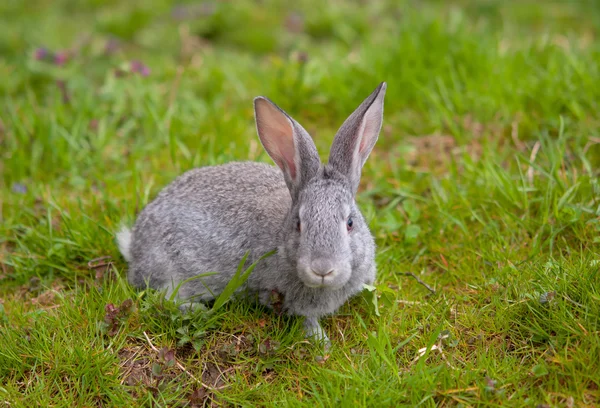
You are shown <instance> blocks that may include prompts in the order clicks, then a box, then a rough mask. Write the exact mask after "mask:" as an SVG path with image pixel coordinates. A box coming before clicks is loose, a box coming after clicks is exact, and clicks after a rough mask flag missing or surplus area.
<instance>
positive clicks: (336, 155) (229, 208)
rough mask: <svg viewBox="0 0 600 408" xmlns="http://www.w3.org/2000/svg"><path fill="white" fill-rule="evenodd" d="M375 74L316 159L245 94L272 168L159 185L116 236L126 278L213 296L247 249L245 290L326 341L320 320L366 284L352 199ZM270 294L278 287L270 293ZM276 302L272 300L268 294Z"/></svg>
mask: <svg viewBox="0 0 600 408" xmlns="http://www.w3.org/2000/svg"><path fill="white" fill-rule="evenodd" d="M386 87H387V85H386V83H385V82H382V83H381V84H380V85H379V86H378V87H377V89H375V91H373V93H371V95H370V96H369V97H368V98H367V99H365V100H364V101H363V102H362V104H361V105H360V106H359V107H358V108H357V109H356V110H355V111H354V112H353V113H352V114H351V115H350V116H349V117H348V118H347V119H346V121H345V122H344V123H343V125H342V126H341V128H340V129H339V130H338V132H337V134H336V135H335V138H334V141H333V144H332V147H331V152H330V155H329V162H328V164H325V165H323V164H321V161H320V159H319V155H318V153H317V149H316V147H315V144H314V142H313V140H312V139H311V137H310V136H309V134H308V133H307V132H306V130H304V128H303V127H302V126H301V125H300V124H298V122H296V121H295V120H294V119H292V118H291V117H290V116H289V115H288V114H287V113H285V112H284V111H283V110H282V109H281V108H279V107H278V106H277V105H275V104H274V103H273V102H271V101H270V100H269V99H267V98H266V97H260V96H259V97H257V98H255V99H254V114H255V121H256V129H257V132H258V136H259V139H260V141H261V143H262V146H263V147H264V149H265V150H266V151H267V153H268V154H269V156H270V157H271V159H272V160H273V161H274V162H275V164H276V165H277V166H272V165H269V164H266V163H257V162H232V163H228V164H223V165H217V166H209V167H201V168H196V169H193V170H190V171H188V172H186V173H184V174H182V175H181V176H179V177H178V178H176V179H175V180H174V181H173V182H172V183H171V184H170V185H168V186H167V187H165V188H164V189H163V190H162V191H161V192H160V193H159V194H158V195H157V197H156V198H155V199H154V200H153V201H152V202H150V203H149V204H148V205H147V206H146V207H145V208H144V209H143V210H142V212H141V213H140V214H139V216H138V218H137V220H136V222H135V225H134V227H133V229H132V230H129V229H127V228H124V229H122V230H121V231H120V232H119V233H118V234H117V242H118V245H119V248H120V251H121V253H122V254H123V257H124V258H125V259H126V260H127V262H128V263H129V271H128V281H129V282H130V284H132V285H133V286H135V287H138V288H144V287H147V286H149V287H151V288H155V289H160V290H165V291H166V293H167V295H170V294H172V293H173V291H174V288H176V287H177V286H178V285H179V284H181V282H182V281H184V280H186V279H188V278H191V277H194V276H197V275H199V274H203V273H206V272H216V273H214V274H212V275H210V276H203V277H202V278H201V279H194V280H191V281H188V282H185V283H183V284H181V286H180V287H179V290H178V292H177V294H176V296H177V297H179V299H181V300H182V301H184V302H185V301H189V302H190V304H192V305H193V303H194V302H207V301H210V300H213V299H214V298H215V297H216V296H218V295H219V293H221V292H222V291H223V289H224V287H225V285H227V283H228V282H229V280H230V279H231V278H232V276H233V275H234V274H235V272H236V270H237V266H238V264H239V262H240V261H241V259H242V257H243V256H244V254H246V252H249V254H250V255H249V256H248V259H247V261H246V262H247V264H248V265H249V264H250V263H253V262H255V261H256V260H257V259H258V258H259V257H261V256H262V255H263V254H265V253H267V252H269V251H271V250H274V249H276V252H275V254H274V255H272V256H270V257H267V258H265V259H263V260H261V261H260V262H259V263H258V264H257V266H256V268H255V269H254V270H253V271H252V273H251V274H250V277H249V278H248V280H247V281H246V283H245V285H244V288H245V289H246V290H247V292H244V293H249V294H253V295H254V296H255V297H257V299H258V301H259V302H260V303H262V304H264V305H266V306H267V307H271V308H273V307H274V305H273V304H272V303H273V302H272V299H273V294H274V293H275V294H277V295H278V296H276V297H277V298H278V299H281V300H280V302H281V304H280V305H278V306H280V308H281V311H282V312H283V313H286V314H288V315H295V316H303V317H304V331H305V335H306V337H313V338H315V339H317V340H319V341H322V342H324V343H325V344H326V345H330V344H331V343H330V341H329V338H328V337H327V335H326V333H325V332H324V331H323V329H322V328H321V326H320V324H319V318H321V317H323V316H325V315H329V314H332V313H334V312H335V311H336V310H337V309H338V308H339V307H340V306H341V305H343V304H344V303H345V302H346V301H347V300H348V299H349V298H350V297H351V296H353V295H355V294H357V293H359V292H360V291H362V289H363V286H364V284H369V285H371V284H373V282H374V280H375V277H376V266H375V242H374V239H373V236H372V235H371V233H370V231H369V228H368V226H367V223H366V222H365V219H364V217H363V215H362V214H361V212H360V211H359V209H358V207H357V205H356V203H355V195H356V192H357V189H358V185H359V182H360V177H361V171H362V167H363V165H364V163H365V161H366V160H367V157H368V156H369V154H370V152H371V150H372V149H373V146H374V145H375V142H376V141H377V138H378V136H379V131H380V129H381V124H382V121H383V101H384V96H385V91H386ZM279 295H280V296H279ZM278 302H279V301H278Z"/></svg>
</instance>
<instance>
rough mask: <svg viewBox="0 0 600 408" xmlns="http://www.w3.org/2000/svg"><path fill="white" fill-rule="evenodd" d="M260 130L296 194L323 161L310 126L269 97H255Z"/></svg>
mask: <svg viewBox="0 0 600 408" xmlns="http://www.w3.org/2000/svg"><path fill="white" fill-rule="evenodd" d="M254 116H255V118H256V130H257V132H258V137H259V138H260V141H261V143H262V145H263V147H264V148H265V150H266V151H267V153H268V154H269V156H271V158H272V159H273V161H274V162H275V164H277V166H279V168H280V169H281V171H282V172H283V175H284V178H285V182H286V184H287V186H288V188H289V190H290V193H291V195H292V198H293V199H294V200H295V199H296V198H297V195H298V192H299V191H300V189H301V188H302V186H303V185H304V183H306V182H308V181H309V180H310V179H311V178H313V177H314V176H315V175H316V174H317V172H318V170H319V166H320V165H321V161H320V159H319V154H318V153H317V148H316V147H315V144H314V142H313V141H312V139H311V137H310V136H309V135H308V133H307V132H306V130H304V128H303V127H302V126H300V124H299V123H298V122H296V121H295V120H294V119H292V118H291V117H290V116H289V115H288V114H287V113H285V112H284V111H283V110H282V109H281V108H279V107H278V106H277V105H275V104H274V103H273V102H271V101H270V100H269V99H267V98H265V97H263V96H259V97H257V98H255V99H254Z"/></svg>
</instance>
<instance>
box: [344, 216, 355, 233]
mask: <svg viewBox="0 0 600 408" xmlns="http://www.w3.org/2000/svg"><path fill="white" fill-rule="evenodd" d="M353 224H354V223H353V222H352V217H348V221H346V228H348V232H350V231H351V230H352V225H353Z"/></svg>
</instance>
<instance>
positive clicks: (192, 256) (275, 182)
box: [129, 162, 291, 299]
mask: <svg viewBox="0 0 600 408" xmlns="http://www.w3.org/2000/svg"><path fill="white" fill-rule="evenodd" d="M290 205H291V197H290V193H289V190H288V189H287V187H286V184H285V181H284V179H283V177H282V175H281V172H280V171H279V170H277V169H276V168H275V167H273V166H270V165H267V164H262V163H251V162H248V163H229V164H225V165H221V166H211V167H203V168H198V169H194V170H190V171H188V172H186V173H184V174H183V175H181V176H180V177H178V178H177V179H176V180H175V181H173V182H172V183H171V184H170V185H168V186H167V187H166V188H165V189H164V190H162V191H161V192H160V193H159V195H158V196H157V197H156V198H155V200H154V201H152V202H151V203H150V204H148V205H147V206H146V208H145V209H144V210H143V211H142V212H141V213H140V215H139V217H138V220H137V222H136V224H135V226H134V229H133V234H132V241H131V258H132V259H131V262H130V270H129V281H130V282H131V283H132V284H134V285H135V286H138V287H144V286H145V285H146V282H148V283H149V285H150V287H153V288H157V289H163V288H169V287H172V286H173V285H175V286H176V285H177V284H178V283H179V282H181V281H183V280H185V279H188V278H190V277H193V276H196V275H198V274H201V273H206V272H216V273H215V275H213V276H209V277H205V278H202V279H201V281H200V280H196V281H192V282H190V283H188V284H186V285H184V286H182V287H181V289H180V292H179V295H180V296H181V297H184V298H185V297H189V296H200V298H201V299H210V298H212V294H218V293H219V292H220V291H221V290H222V289H223V288H224V286H225V285H226V284H227V282H228V281H229V280H230V279H231V276H232V275H233V273H234V272H235V270H236V268H237V265H238V263H239V261H240V259H241V258H242V256H243V255H244V253H245V252H246V251H248V250H249V251H251V254H252V256H254V257H258V256H260V255H262V254H263V253H265V252H267V251H269V250H271V249H273V248H275V247H276V246H277V241H278V234H279V233H280V230H281V226H282V223H283V220H284V217H285V215H286V213H287V211H288V210H289V207H290ZM207 289H208V290H207ZM211 292H212V294H211Z"/></svg>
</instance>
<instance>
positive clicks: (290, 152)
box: [279, 134, 296, 180]
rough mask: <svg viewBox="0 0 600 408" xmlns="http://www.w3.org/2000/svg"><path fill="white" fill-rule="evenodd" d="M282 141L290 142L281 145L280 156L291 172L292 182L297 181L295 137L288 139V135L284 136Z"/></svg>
mask: <svg viewBox="0 0 600 408" xmlns="http://www.w3.org/2000/svg"><path fill="white" fill-rule="evenodd" d="M281 140H286V141H288V142H287V143H281V144H280V145H279V155H280V156H281V158H282V159H283V161H285V164H286V167H287V169H288V171H289V172H290V177H291V178H292V180H295V179H296V163H295V162H294V159H295V155H296V150H295V148H294V137H293V135H292V137H290V138H288V137H287V135H285V134H282V135H281ZM280 167H281V166H280Z"/></svg>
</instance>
